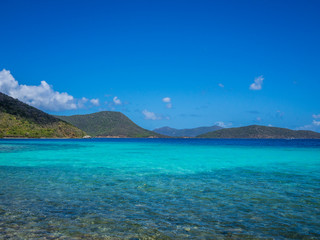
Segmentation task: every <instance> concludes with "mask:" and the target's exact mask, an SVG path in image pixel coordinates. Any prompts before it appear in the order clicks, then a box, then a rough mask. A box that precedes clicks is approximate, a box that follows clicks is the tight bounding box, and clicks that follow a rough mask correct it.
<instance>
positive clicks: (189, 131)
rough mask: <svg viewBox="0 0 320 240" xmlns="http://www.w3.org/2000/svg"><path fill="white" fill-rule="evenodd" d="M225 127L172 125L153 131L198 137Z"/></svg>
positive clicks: (168, 134)
mask: <svg viewBox="0 0 320 240" xmlns="http://www.w3.org/2000/svg"><path fill="white" fill-rule="evenodd" d="M220 129H223V128H222V127H220V126H217V125H214V126H211V127H197V128H184V129H176V128H171V127H168V126H166V127H161V128H156V129H154V130H153V131H154V132H156V133H159V134H162V135H167V136H170V137H196V136H198V135H200V134H204V133H207V132H211V131H216V130H220Z"/></svg>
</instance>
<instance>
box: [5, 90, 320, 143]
mask: <svg viewBox="0 0 320 240" xmlns="http://www.w3.org/2000/svg"><path fill="white" fill-rule="evenodd" d="M88 135H90V136H91V137H117V138H121V137H122V138H126V137H129V138H168V137H197V138H255V139H262V138H265V139H320V133H317V132H313V131H304V130H297V131H295V130H290V129H286V128H278V127H266V126H259V125H251V126H246V127H237V128H221V127H219V126H211V127H198V128H191V129H175V128H170V127H163V128H158V129H155V130H154V131H149V130H146V129H144V128H142V127H140V126H138V125H137V124H135V123H134V122H133V121H131V120H130V119H129V118H128V117H127V116H125V115H124V114H122V113H120V112H113V111H102V112H97V113H92V114H84V115H73V116H52V115H50V114H47V113H45V112H43V111H41V110H39V109H37V108H35V107H32V106H29V105H28V104H25V103H23V102H21V101H19V100H17V99H14V98H12V97H9V96H7V95H5V94H3V93H0V138H83V137H85V136H87V137H88Z"/></svg>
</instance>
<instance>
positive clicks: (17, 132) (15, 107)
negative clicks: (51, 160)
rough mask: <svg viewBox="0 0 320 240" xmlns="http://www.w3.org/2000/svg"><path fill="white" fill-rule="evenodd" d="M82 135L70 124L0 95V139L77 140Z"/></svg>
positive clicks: (81, 132)
mask: <svg viewBox="0 0 320 240" xmlns="http://www.w3.org/2000/svg"><path fill="white" fill-rule="evenodd" d="M84 135H85V133H84V132H83V131H81V130H80V129H78V128H76V127H74V126H72V125H71V124H69V123H66V122H65V121H61V120H60V119H57V118H55V117H53V116H51V115H49V114H47V113H45V112H42V111H40V110H39V109H36V108H34V107H32V106H29V105H28V104H25V103H23V102H21V101H19V100H17V99H14V98H12V97H9V96H7V95H5V94H3V93H0V137H30V138H42V137H46V138H78V137H83V136H84Z"/></svg>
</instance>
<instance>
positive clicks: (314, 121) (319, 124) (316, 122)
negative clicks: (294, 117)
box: [312, 120, 320, 126]
mask: <svg viewBox="0 0 320 240" xmlns="http://www.w3.org/2000/svg"><path fill="white" fill-rule="evenodd" d="M312 124H313V125H315V126H320V121H316V120H313V121H312Z"/></svg>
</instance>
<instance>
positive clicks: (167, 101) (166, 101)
mask: <svg viewBox="0 0 320 240" xmlns="http://www.w3.org/2000/svg"><path fill="white" fill-rule="evenodd" d="M162 101H163V102H165V103H169V102H171V98H169V97H165V98H162Z"/></svg>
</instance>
